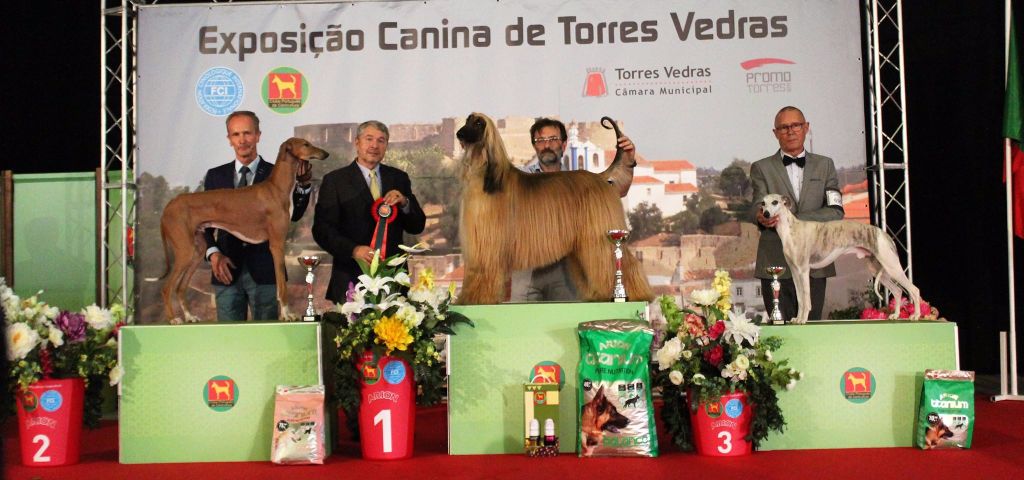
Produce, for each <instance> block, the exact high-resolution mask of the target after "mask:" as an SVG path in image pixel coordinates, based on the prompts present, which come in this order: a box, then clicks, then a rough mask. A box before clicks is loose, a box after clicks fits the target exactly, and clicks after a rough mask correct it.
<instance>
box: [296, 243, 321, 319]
mask: <svg viewBox="0 0 1024 480" xmlns="http://www.w3.org/2000/svg"><path fill="white" fill-rule="evenodd" d="M299 263H300V264H301V265H302V266H303V267H306V313H304V314H302V321H303V322H315V321H317V320H319V319H320V315H317V313H316V309H315V308H313V279H314V276H313V269H314V268H316V267H317V265H320V257H319V256H317V255H303V256H301V257H299Z"/></svg>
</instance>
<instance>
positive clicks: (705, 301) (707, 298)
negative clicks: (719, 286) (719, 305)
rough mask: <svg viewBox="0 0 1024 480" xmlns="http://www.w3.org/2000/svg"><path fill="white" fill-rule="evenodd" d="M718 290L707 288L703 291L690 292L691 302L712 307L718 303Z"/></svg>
mask: <svg viewBox="0 0 1024 480" xmlns="http://www.w3.org/2000/svg"><path fill="white" fill-rule="evenodd" d="M718 297H719V294H718V290H715V289H713V288H707V289H703V290H694V291H692V292H690V300H691V301H692V302H693V303H696V304H697V305H703V306H705V307H710V306H712V305H714V304H715V302H717V301H718Z"/></svg>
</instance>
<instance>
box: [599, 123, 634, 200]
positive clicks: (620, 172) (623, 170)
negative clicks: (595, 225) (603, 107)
mask: <svg viewBox="0 0 1024 480" xmlns="http://www.w3.org/2000/svg"><path fill="white" fill-rule="evenodd" d="M601 125H602V126H603V127H604V128H607V129H611V130H615V139H616V146H615V160H612V163H611V164H610V165H608V168H607V169H605V171H603V172H601V178H603V179H605V180H607V181H608V183H610V184H612V185H614V186H615V188H617V189H618V190H619V196H620V197H625V196H626V193H628V192H629V187H630V185H632V184H633V168H634V167H636V158H633V159H631V160H630V161H628V162H627V161H626V160H624V159H623V157H625V153H624V151H623V150H622V147H619V146H618V139H619V138H621V137H622V131H621V130H619V125H618V124H616V123H615V120H612V119H611V117H601Z"/></svg>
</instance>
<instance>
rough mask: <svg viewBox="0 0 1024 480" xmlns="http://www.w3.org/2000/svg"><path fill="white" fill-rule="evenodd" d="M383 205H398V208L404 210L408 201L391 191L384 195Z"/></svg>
mask: <svg viewBox="0 0 1024 480" xmlns="http://www.w3.org/2000/svg"><path fill="white" fill-rule="evenodd" d="M384 203H386V204H388V205H396V204H397V205H398V206H399V207H400V208H404V207H405V206H406V205H407V204H408V203H409V199H408V198H407V197H406V196H405V195H402V192H399V191H398V190H391V191H389V192H388V193H385V194H384Z"/></svg>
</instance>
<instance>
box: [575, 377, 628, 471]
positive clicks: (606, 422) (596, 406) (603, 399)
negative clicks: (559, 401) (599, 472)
mask: <svg viewBox="0 0 1024 480" xmlns="http://www.w3.org/2000/svg"><path fill="white" fill-rule="evenodd" d="M628 424H629V418H627V417H626V416H625V415H622V414H621V413H619V409H618V408H616V407H615V405H614V404H613V403H612V402H611V400H609V399H608V397H607V396H605V394H604V386H602V387H601V388H598V389H597V393H596V394H594V398H593V399H591V400H590V401H589V402H587V403H586V404H584V405H583V411H582V413H581V414H580V430H581V437H582V438H581V439H580V440H581V441H582V444H583V445H582V446H583V451H584V455H588V454H589V453H592V452H593V450H594V448H596V447H598V446H599V445H601V439H603V438H604V432H612V433H616V432H618V431H619V429H620V428H625V427H626V425H628Z"/></svg>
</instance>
